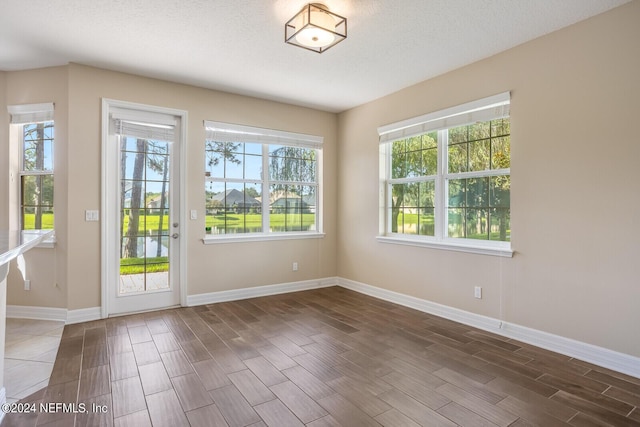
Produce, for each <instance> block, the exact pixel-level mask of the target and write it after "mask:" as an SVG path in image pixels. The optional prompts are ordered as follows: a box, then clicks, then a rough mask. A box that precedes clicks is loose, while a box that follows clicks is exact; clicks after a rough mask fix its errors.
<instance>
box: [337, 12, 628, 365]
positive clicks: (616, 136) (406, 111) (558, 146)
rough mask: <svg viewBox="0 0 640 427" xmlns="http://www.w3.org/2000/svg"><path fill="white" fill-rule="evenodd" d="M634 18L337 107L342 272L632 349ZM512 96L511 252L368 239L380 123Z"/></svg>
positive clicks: (608, 19) (608, 20) (374, 223)
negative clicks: (478, 289)
mask: <svg viewBox="0 0 640 427" xmlns="http://www.w3.org/2000/svg"><path fill="white" fill-rule="evenodd" d="M638 22H640V2H632V3H630V4H628V5H626V6H623V7H620V8H618V9H614V10H613V11H610V12H608V13H605V14H603V15H600V16H597V17H595V18H593V19H590V20H588V21H585V22H582V23H579V24H577V25H574V26H571V27H569V28H566V29H564V30H561V31H558V32H556V33H553V34H550V35H548V36H545V37H542V38H539V39H537V40H534V41H532V42H530V43H527V44H524V45H521V46H519V47H516V48H514V49H512V50H509V51H507V52H504V53H502V54H499V55H496V56H494V57H491V58H488V59H486V60H484V61H480V62H477V63H475V64H472V65H470V66H467V67H464V68H462V69H459V70H456V71H454V72H451V73H448V74H446V75H443V76H441V77H438V78H435V79H432V80H429V81H425V82H423V83H420V84H418V85H415V86H412V87H410V88H407V89H405V90H402V91H400V92H397V93H394V94H392V95H389V96H387V97H384V98H382V99H379V100H376V101H374V102H371V103H368V104H366V105H363V106H360V107H358V108H355V109H352V110H350V111H347V112H344V113H342V114H341V115H340V117H339V133H338V140H339V141H340V145H339V153H338V174H339V175H338V179H339V182H340V183H341V185H340V187H339V188H340V189H341V190H342V189H344V190H345V191H339V194H338V206H339V211H338V218H339V224H338V236H339V238H338V254H339V257H338V275H339V276H340V277H344V278H347V279H352V280H355V281H359V282H363V283H367V284H370V285H374V286H378V287H381V288H385V289H389V290H393V291H397V292H401V293H404V294H408V295H412V296H416V297H419V298H424V299H427V300H430V301H435V302H437V303H441V304H445V305H448V306H452V307H456V308H460V309H463V310H468V311H471V312H473V313H478V314H482V315H487V316H491V317H494V318H500V319H502V320H504V321H508V322H512V323H515V324H520V325H524V326H527V327H531V328H534V329H538V330H542V331H547V332H550V333H553V334H557V335H560V336H564V337H569V338H573V339H576V340H579V341H583V342H587V343H591V344H595V345H598V346H602V347H606V348H609V349H613V350H616V351H620V352H623V353H627V354H631V355H634V356H640V340H638V339H637V336H638V333H637V327H638V325H640V306H639V305H638V304H639V302H640V286H638V283H640V282H639V280H640V279H639V277H640V267H639V266H640V263H639V262H638V254H640V190H639V189H638V183H639V182H640V143H639V142H638V133H637V131H636V129H635V128H636V127H635V123H636V122H637V121H638V115H639V114H640V109H639V107H638V106H639V104H638V100H639V99H640V79H639V78H638V76H640V55H639V54H638V40H640V25H638ZM507 90H510V91H511V94H512V103H511V112H512V113H511V123H512V128H511V129H512V136H511V144H512V166H511V174H512V192H511V194H512V198H511V209H512V246H513V249H514V250H515V255H514V257H513V258H510V259H505V258H498V257H492V256H483V255H474V254H463V253H456V252H449V251H444V250H433V249H426V248H424V249H423V248H415V247H409V246H397V245H389V244H383V243H379V242H377V241H376V239H375V236H376V234H377V232H378V218H377V215H376V214H375V212H377V207H378V184H377V183H378V173H377V170H378V146H377V133H376V128H377V127H378V126H380V125H384V124H388V123H391V122H395V121H398V120H401V119H406V118H410V117H415V116H418V115H421V114H425V113H429V112H432V111H436V110H439V109H442V108H445V107H449V106H454V105H457V104H461V103H464V102H467V101H472V100H475V99H479V98H482V97H485V96H489V95H493V94H496V93H499V92H503V91H507ZM347 184H348V185H347ZM347 189H348V191H347ZM354 194H357V195H358V197H353V195H354ZM474 286H482V287H483V288H484V295H483V299H482V300H478V299H474V297H473V287H474Z"/></svg>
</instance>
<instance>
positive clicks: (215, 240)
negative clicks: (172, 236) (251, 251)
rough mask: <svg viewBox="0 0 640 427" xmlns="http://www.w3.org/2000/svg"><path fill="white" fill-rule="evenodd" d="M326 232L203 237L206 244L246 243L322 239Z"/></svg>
mask: <svg viewBox="0 0 640 427" xmlns="http://www.w3.org/2000/svg"><path fill="white" fill-rule="evenodd" d="M322 238H324V233H273V234H243V235H237V234H236V235H233V236H229V235H216V236H212V235H207V236H205V237H203V238H202V243H203V244H205V245H217V244H219V243H245V242H265V241H271V240H300V239H322Z"/></svg>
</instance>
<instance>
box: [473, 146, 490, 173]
mask: <svg viewBox="0 0 640 427" xmlns="http://www.w3.org/2000/svg"><path fill="white" fill-rule="evenodd" d="M468 149H469V169H468V170H469V172H472V171H482V170H487V169H489V158H490V156H491V153H490V149H491V143H490V142H489V140H488V139H485V140H480V141H474V142H470V143H469V145H468Z"/></svg>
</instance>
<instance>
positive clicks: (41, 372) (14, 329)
mask: <svg viewBox="0 0 640 427" xmlns="http://www.w3.org/2000/svg"><path fill="white" fill-rule="evenodd" d="M63 329H64V322H57V321H51V320H33V319H7V330H6V337H5V354H4V386H5V389H6V393H7V402H9V403H11V402H16V401H18V400H20V399H22V398H25V397H27V396H29V395H31V394H33V393H34V392H36V391H38V390H40V389H42V388H44V387H46V386H47V385H48V384H49V377H50V376H51V371H52V370H53V363H54V362H55V360H56V354H57V353H58V346H59V345H60V338H61V337H62V330H63Z"/></svg>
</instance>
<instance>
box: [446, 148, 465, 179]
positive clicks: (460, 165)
mask: <svg viewBox="0 0 640 427" xmlns="http://www.w3.org/2000/svg"><path fill="white" fill-rule="evenodd" d="M467 163H468V161H467V144H458V145H450V146H449V173H457V172H466V171H467Z"/></svg>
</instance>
